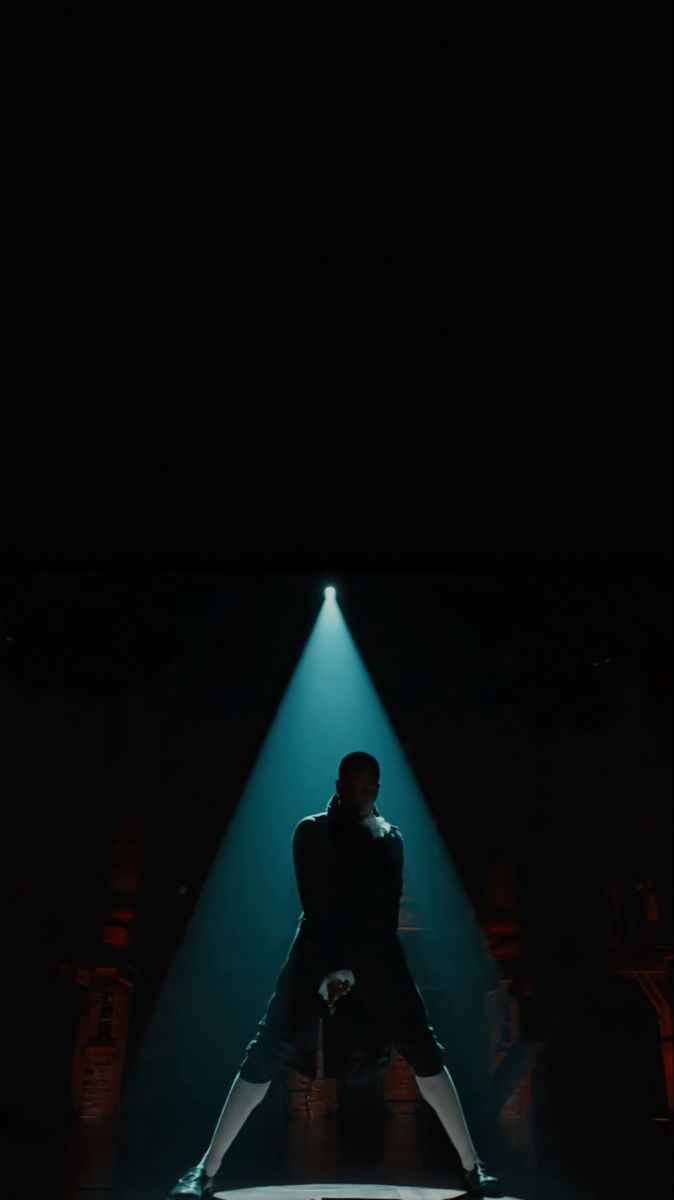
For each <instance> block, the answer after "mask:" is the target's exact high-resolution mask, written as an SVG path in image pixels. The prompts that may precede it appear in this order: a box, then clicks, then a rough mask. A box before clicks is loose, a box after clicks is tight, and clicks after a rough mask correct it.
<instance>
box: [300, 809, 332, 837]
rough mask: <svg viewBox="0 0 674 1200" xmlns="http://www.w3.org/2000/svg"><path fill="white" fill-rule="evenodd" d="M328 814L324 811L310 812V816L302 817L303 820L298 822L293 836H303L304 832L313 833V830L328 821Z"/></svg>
mask: <svg viewBox="0 0 674 1200" xmlns="http://www.w3.org/2000/svg"><path fill="white" fill-rule="evenodd" d="M327 819H328V814H327V813H324V812H318V813H309V814H308V816H306V817H302V820H301V821H298V822H297V825H296V826H295V832H294V834H293V837H297V836H300V837H301V836H302V835H303V834H306V833H308V834H311V832H312V830H315V829H318V828H320V827H321V825H323V824H324V823H325V821H327Z"/></svg>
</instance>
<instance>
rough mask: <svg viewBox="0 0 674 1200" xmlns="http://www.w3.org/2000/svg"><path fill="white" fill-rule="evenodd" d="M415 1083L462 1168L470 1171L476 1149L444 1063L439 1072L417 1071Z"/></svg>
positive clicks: (476, 1156) (475, 1156)
mask: <svg viewBox="0 0 674 1200" xmlns="http://www.w3.org/2000/svg"><path fill="white" fill-rule="evenodd" d="M415 1078H416V1081H417V1086H418V1088H419V1091H420V1092H421V1094H422V1096H423V1098H424V1100H426V1101H427V1102H428V1104H430V1106H431V1108H432V1109H434V1110H435V1112H436V1113H437V1116H438V1118H439V1120H440V1123H441V1124H442V1126H443V1128H444V1130H445V1132H446V1134H447V1136H448V1138H449V1140H450V1142H451V1143H452V1145H453V1146H454V1149H455V1150H456V1152H457V1154H458V1156H459V1158H460V1159H461V1165H462V1167H463V1169H464V1171H472V1169H473V1167H474V1166H475V1163H476V1162H477V1158H478V1155H477V1150H476V1149H475V1146H474V1145H473V1141H472V1138H471V1136H470V1132H469V1129H468V1125H467V1124H466V1118H465V1117H464V1115H463V1109H462V1107H461V1101H460V1100H459V1095H458V1092H457V1090H456V1087H455V1086H454V1080H453V1079H452V1077H451V1075H450V1073H449V1071H448V1070H447V1067H443V1068H442V1070H441V1071H440V1073H439V1074H438V1075H416V1073H415Z"/></svg>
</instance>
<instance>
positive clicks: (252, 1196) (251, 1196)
mask: <svg viewBox="0 0 674 1200" xmlns="http://www.w3.org/2000/svg"><path fill="white" fill-rule="evenodd" d="M215 1195H216V1197H217V1198H218V1200H459V1197H461V1196H465V1195H466V1193H465V1192H463V1191H457V1190H456V1189H455V1188H436V1187H414V1186H413V1185H411V1184H397V1185H396V1184H391V1183H381V1184H376V1183H361V1184H357V1183H302V1184H297V1183H294V1184H287V1185H285V1186H283V1187H278V1186H277V1187H259V1188H257V1187H256V1188H234V1189H231V1188H225V1189H224V1190H222V1191H217V1192H216V1193H215ZM503 1200H522V1197H515V1196H504V1197H503Z"/></svg>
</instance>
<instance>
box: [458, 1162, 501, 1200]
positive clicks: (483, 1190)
mask: <svg viewBox="0 0 674 1200" xmlns="http://www.w3.org/2000/svg"><path fill="white" fill-rule="evenodd" d="M463 1177H464V1179H465V1181H466V1185H467V1187H468V1195H469V1196H502V1195H503V1188H502V1187H501V1185H500V1183H499V1181H498V1179H497V1178H496V1176H495V1175H491V1174H490V1173H489V1171H488V1170H487V1168H486V1167H485V1165H484V1163H483V1162H481V1161H480V1159H479V1158H478V1160H477V1162H476V1163H475V1166H474V1167H473V1169H472V1171H464V1173H463Z"/></svg>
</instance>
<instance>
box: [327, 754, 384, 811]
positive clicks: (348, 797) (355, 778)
mask: <svg viewBox="0 0 674 1200" xmlns="http://www.w3.org/2000/svg"><path fill="white" fill-rule="evenodd" d="M336 786H337V795H338V796H339V798H340V801H341V806H342V808H343V809H344V810H345V812H347V813H348V814H349V815H350V816H352V817H355V818H356V819H357V820H362V819H363V817H369V815H370V813H371V812H372V809H373V808H374V803H375V800H376V799H377V795H378V793H379V784H378V783H377V778H376V775H375V774H374V772H373V771H371V770H370V768H369V767H351V768H350V769H349V770H348V771H346V773H345V775H344V777H343V778H341V779H338V780H337V785H336Z"/></svg>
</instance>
